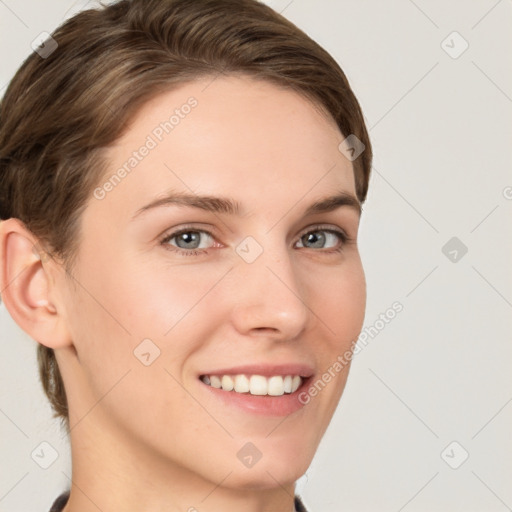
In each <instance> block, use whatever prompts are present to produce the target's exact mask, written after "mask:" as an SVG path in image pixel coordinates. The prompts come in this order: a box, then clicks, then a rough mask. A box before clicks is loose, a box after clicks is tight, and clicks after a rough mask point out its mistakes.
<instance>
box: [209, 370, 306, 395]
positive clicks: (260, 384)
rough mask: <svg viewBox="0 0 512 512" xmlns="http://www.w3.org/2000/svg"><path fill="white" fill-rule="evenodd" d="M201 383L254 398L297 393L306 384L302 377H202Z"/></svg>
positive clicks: (241, 375)
mask: <svg viewBox="0 0 512 512" xmlns="http://www.w3.org/2000/svg"><path fill="white" fill-rule="evenodd" d="M200 379H201V381H202V382H203V383H204V384H206V385H207V386H211V387H212V388H216V389H222V390H223V391H231V392H234V393H241V394H248V395H253V396H282V395H290V394H292V393H295V392H296V391H297V390H298V389H299V388H300V387H301V386H302V385H303V383H304V380H305V378H304V377H301V376H300V375H271V376H270V377H266V376H264V375H246V374H243V373H241V374H237V375H226V374H224V375H201V376H200Z"/></svg>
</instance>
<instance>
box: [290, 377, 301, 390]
mask: <svg viewBox="0 0 512 512" xmlns="http://www.w3.org/2000/svg"><path fill="white" fill-rule="evenodd" d="M301 382H302V381H301V378H300V377H299V376H298V375H294V376H293V380H292V393H294V392H295V391H297V389H299V386H300V383H301Z"/></svg>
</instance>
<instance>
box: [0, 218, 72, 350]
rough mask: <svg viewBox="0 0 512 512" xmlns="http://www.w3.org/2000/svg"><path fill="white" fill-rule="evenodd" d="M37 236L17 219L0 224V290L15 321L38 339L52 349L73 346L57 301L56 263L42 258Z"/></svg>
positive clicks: (32, 336)
mask: <svg viewBox="0 0 512 512" xmlns="http://www.w3.org/2000/svg"><path fill="white" fill-rule="evenodd" d="M37 242H38V241H37V238H36V237H35V236H34V235H33V234H32V233H31V232H30V231H29V230H28V229H27V228H26V227H25V226H24V224H23V223H22V222H21V221H20V220H19V219H15V218H11V219H7V220H4V221H2V222H1V223H0V290H1V294H2V301H3V302H4V303H5V306H6V308H7V310H8V311H9V313H10V315H11V316H12V318H13V319H14V321H15V322H16V323H17V324H18V325H19V326H20V327H21V328H22V329H23V330H24V331H25V332H26V333H27V334H28V335H29V336H30V337H31V338H32V339H34V340H35V341H37V342H38V343H41V344H42V345H45V346H47V347H50V348H59V347H64V346H67V345H71V344H72V343H71V339H70V336H69V333H68V330H67V328H66V326H65V323H64V318H63V317H62V311H60V310H59V309H60V308H59V307H58V305H57V304H54V303H53V302H52V300H51V293H50V292H51V288H52V286H53V287H54V286H56V285H55V282H54V281H53V280H52V279H51V275H50V273H49V269H50V266H51V265H57V264H56V263H54V262H53V261H50V260H48V259H45V258H44V256H43V258H41V252H40V251H38V250H37V248H38V247H39V246H38V244H37Z"/></svg>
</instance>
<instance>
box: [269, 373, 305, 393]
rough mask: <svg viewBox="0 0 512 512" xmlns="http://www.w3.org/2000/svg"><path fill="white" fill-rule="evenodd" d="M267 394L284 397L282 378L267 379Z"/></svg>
mask: <svg viewBox="0 0 512 512" xmlns="http://www.w3.org/2000/svg"><path fill="white" fill-rule="evenodd" d="M299 379H300V377H299ZM268 394H269V395H271V396H281V395H284V381H283V377H270V379H268Z"/></svg>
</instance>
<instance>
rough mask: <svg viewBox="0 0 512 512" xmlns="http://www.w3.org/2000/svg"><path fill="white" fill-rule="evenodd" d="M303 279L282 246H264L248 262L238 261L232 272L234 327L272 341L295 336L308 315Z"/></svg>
mask: <svg viewBox="0 0 512 512" xmlns="http://www.w3.org/2000/svg"><path fill="white" fill-rule="evenodd" d="M304 278H305V276H304V275H303V274H301V272H300V270H299V269H298V268H296V266H295V267H294V263H293V257H291V255H290V254H289V253H288V252H287V249H286V248H285V247H283V248H282V249H276V250H267V249H265V250H264V251H263V253H262V254H261V255H260V256H259V257H258V258H257V259H256V260H255V261H253V262H252V263H247V262H245V261H239V262H238V264H237V265H236V269H234V272H233V275H232V279H234V280H235V283H236V284H235V286H234V287H233V288H234V289H233V295H232V299H233V304H234V306H233V308H232V309H231V318H232V323H233V325H234V327H235V328H236V329H237V331H238V332H239V333H241V334H243V335H251V336H262V337H263V336H264V337H270V338H271V339H273V340H274V341H280V340H281V341H285V340H290V339H295V338H297V337H299V335H300V334H301V333H302V332H303V331H304V330H305V329H306V328H307V327H308V322H309V321H311V315H312V312H311V309H310V308H309V306H308V304H307V299H308V297H307V296H306V291H307V286H306V285H307V283H306V282H305V281H304Z"/></svg>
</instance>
